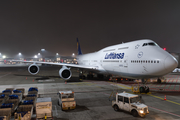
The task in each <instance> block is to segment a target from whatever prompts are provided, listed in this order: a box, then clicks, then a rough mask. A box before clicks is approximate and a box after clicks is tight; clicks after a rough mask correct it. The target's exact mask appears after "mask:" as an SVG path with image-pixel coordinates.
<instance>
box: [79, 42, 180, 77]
mask: <svg viewBox="0 0 180 120" xmlns="http://www.w3.org/2000/svg"><path fill="white" fill-rule="evenodd" d="M77 60H78V64H80V65H87V66H88V65H89V66H95V67H96V68H97V70H98V71H99V72H100V73H104V74H113V75H118V76H122V77H125V78H152V77H160V76H163V75H165V74H167V73H169V72H171V71H172V70H174V69H175V68H176V67H177V65H178V62H177V60H176V59H175V58H174V57H173V56H172V55H171V54H169V53H168V52H166V51H164V50H163V49H162V48H160V47H159V46H158V45H157V44H156V43H155V42H154V41H152V40H138V41H133V42H128V43H122V44H118V45H113V46H109V47H106V48H104V49H102V50H99V51H98V52H95V53H89V54H84V55H79V56H77Z"/></svg>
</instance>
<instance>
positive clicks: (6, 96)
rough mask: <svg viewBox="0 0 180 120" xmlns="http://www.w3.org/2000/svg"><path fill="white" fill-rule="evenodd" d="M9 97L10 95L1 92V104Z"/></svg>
mask: <svg viewBox="0 0 180 120" xmlns="http://www.w3.org/2000/svg"><path fill="white" fill-rule="evenodd" d="M8 99H9V97H8V95H6V94H3V93H0V105H1V104H2V103H4V102H5V101H6V100H8Z"/></svg>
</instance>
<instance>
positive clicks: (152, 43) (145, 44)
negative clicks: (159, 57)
mask: <svg viewBox="0 0 180 120" xmlns="http://www.w3.org/2000/svg"><path fill="white" fill-rule="evenodd" d="M143 46H158V45H157V44H156V43H154V42H149V43H144V44H143Z"/></svg>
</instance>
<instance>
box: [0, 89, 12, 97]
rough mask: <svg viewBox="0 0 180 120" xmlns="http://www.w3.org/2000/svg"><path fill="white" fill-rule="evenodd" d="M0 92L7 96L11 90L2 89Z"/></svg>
mask: <svg viewBox="0 0 180 120" xmlns="http://www.w3.org/2000/svg"><path fill="white" fill-rule="evenodd" d="M2 94H5V95H7V96H9V95H11V94H12V92H11V90H3V91H2Z"/></svg>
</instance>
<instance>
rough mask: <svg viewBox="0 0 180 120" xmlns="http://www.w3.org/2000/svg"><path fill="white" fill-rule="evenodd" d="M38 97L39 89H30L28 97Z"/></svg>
mask: <svg viewBox="0 0 180 120" xmlns="http://www.w3.org/2000/svg"><path fill="white" fill-rule="evenodd" d="M32 94H33V95H36V97H38V88H37V87H30V88H29V90H28V95H32Z"/></svg>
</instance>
